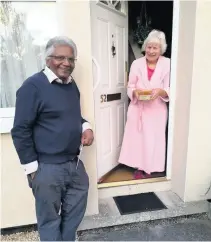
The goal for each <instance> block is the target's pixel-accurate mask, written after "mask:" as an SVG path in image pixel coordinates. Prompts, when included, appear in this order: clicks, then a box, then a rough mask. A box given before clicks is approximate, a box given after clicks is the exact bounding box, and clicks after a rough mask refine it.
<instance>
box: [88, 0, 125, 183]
mask: <svg viewBox="0 0 211 242" xmlns="http://www.w3.org/2000/svg"><path fill="white" fill-rule="evenodd" d="M90 4H91V19H92V54H93V75H94V80H93V87H94V88H93V89H94V90H93V92H94V100H95V122H96V143H97V166H98V167H97V170H98V180H100V178H102V176H104V175H105V174H106V173H108V172H109V171H110V170H112V169H113V168H114V167H115V166H116V165H117V164H118V163H117V162H118V158H119V152H120V148H121V143H122V138H123V133H124V126H125V120H126V118H125V117H126V109H127V103H128V98H127V93H126V84H127V83H126V82H127V73H126V70H125V64H126V62H127V58H128V54H127V53H128V18H127V15H124V14H122V13H120V12H118V11H116V10H115V11H114V10H113V9H109V8H108V7H105V6H103V5H102V4H96V2H93V1H92V2H91V3H90ZM125 6H127V2H125Z"/></svg>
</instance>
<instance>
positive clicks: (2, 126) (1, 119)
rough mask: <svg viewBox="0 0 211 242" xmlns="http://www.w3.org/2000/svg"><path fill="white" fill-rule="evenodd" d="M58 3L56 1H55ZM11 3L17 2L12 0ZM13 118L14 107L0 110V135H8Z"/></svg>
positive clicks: (47, 0)
mask: <svg viewBox="0 0 211 242" xmlns="http://www.w3.org/2000/svg"><path fill="white" fill-rule="evenodd" d="M57 1H58V0H57ZM57 1H56V0H55V1H54V0H37V2H55V3H56V2H57ZM11 2H17V0H12V1H11ZM25 2H34V0H27V1H25ZM14 117H15V107H10V108H0V134H6V133H10V132H11V129H12V127H13V122H14Z"/></svg>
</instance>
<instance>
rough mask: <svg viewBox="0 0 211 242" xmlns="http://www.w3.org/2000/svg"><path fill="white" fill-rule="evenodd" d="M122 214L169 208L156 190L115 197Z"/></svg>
mask: <svg viewBox="0 0 211 242" xmlns="http://www.w3.org/2000/svg"><path fill="white" fill-rule="evenodd" d="M113 199H114V201H115V203H116V205H117V207H118V209H119V212H120V214H121V215H125V214H132V213H140V212H148V211H156V210H162V209H167V207H166V206H165V205H164V204H163V203H162V202H161V200H160V199H159V198H158V197H157V196H156V195H155V193H154V192H149V193H139V194H134V195H128V196H119V197H114V198H113Z"/></svg>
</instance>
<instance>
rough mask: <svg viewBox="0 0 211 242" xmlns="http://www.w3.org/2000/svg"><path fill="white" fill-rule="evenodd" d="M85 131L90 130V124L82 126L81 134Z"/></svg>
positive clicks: (86, 123)
mask: <svg viewBox="0 0 211 242" xmlns="http://www.w3.org/2000/svg"><path fill="white" fill-rule="evenodd" d="M87 129H92V126H91V125H90V123H88V122H85V123H83V124H82V133H83V132H84V131H85V130H87Z"/></svg>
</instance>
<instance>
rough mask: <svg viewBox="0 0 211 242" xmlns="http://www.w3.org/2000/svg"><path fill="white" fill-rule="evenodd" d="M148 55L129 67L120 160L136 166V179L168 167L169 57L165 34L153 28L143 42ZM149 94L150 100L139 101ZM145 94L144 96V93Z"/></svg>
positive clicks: (130, 165)
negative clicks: (166, 154) (126, 108)
mask: <svg viewBox="0 0 211 242" xmlns="http://www.w3.org/2000/svg"><path fill="white" fill-rule="evenodd" d="M142 48H143V51H144V52H145V56H144V57H141V58H139V59H137V60H135V61H134V62H133V63H132V65H131V69H130V74H129V83H128V96H129V98H130V100H131V102H130V105H129V108H128V113H127V123H126V126H125V133H124V138H123V143H122V149H121V152H120V157H119V163H122V164H124V165H127V166H129V167H133V168H136V171H135V173H134V176H135V178H136V179H141V178H147V177H150V174H151V173H153V172H163V171H164V170H165V149H166V148H165V147H166V140H165V130H166V123H167V117H168V111H167V105H166V102H168V101H169V77H170V59H169V58H166V57H164V56H162V55H163V54H164V53H165V51H166V48H167V44H166V39H165V34H164V33H163V32H161V31H157V30H153V31H151V32H150V33H149V35H148V37H147V38H146V40H145V41H144V44H143V47H142ZM144 94H149V97H150V99H149V100H140V99H141V98H140V97H141V95H144ZM142 97H143V96H142Z"/></svg>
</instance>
